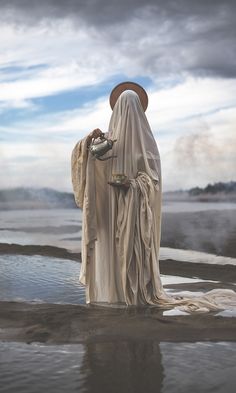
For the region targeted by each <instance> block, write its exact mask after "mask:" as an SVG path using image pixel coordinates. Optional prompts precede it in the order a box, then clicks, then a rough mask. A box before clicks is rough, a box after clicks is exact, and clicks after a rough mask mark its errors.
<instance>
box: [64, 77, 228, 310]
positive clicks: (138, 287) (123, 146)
mask: <svg viewBox="0 0 236 393" xmlns="http://www.w3.org/2000/svg"><path fill="white" fill-rule="evenodd" d="M110 102H111V106H112V107H113V106H114V108H113V113H112V116H111V119H110V124H109V129H108V133H106V134H105V136H106V137H109V139H112V140H116V142H115V143H114V144H113V148H112V150H111V151H112V153H111V152H108V153H105V156H104V157H105V158H106V156H107V157H108V156H110V155H111V154H112V156H113V158H110V159H108V160H106V161H100V160H97V159H95V158H94V156H93V155H92V154H91V152H90V151H89V149H88V147H89V146H90V144H91V142H92V140H94V139H96V140H99V139H98V138H99V137H101V136H102V132H101V130H99V129H96V130H94V131H93V132H91V133H90V134H89V135H88V136H86V137H85V138H83V139H82V140H80V141H79V142H77V144H76V145H75V147H74V149H73V151H72V157H71V166H72V167H71V169H72V184H73V190H74V195H75V201H76V204H77V206H78V207H80V208H82V210H83V229H82V265H81V272H80V278H79V279H80V282H81V283H82V284H84V285H86V303H100V304H107V305H108V304H113V305H114V304H116V305H118V304H121V305H122V304H123V305H125V306H126V305H147V304H151V305H158V306H159V307H164V308H168V307H173V306H182V308H184V309H186V310H187V311H191V310H204V311H206V310H211V309H213V310H214V309H218V308H224V304H225V303H224V302H225V300H226V299H229V298H230V297H231V298H234V302H235V301H236V293H235V292H233V291H231V290H223V289H215V290H212V291H209V292H208V293H207V294H205V295H204V296H201V297H200V296H198V297H197V298H196V297H194V298H193V297H192V298H191V296H190V298H188V297H186V296H185V297H184V298H183V297H181V296H180V297H178V296H173V295H168V294H167V293H166V292H165V291H164V289H163V286H162V283H161V279H160V271H159V249H160V237H161V198H162V175H161V162H160V155H159V150H158V147H157V144H156V141H155V139H154V136H153V134H152V131H151V128H150V126H149V123H148V120H147V117H146V115H145V109H146V107H147V95H146V92H145V91H144V90H143V88H142V87H141V86H139V85H137V84H133V83H124V84H120V85H118V86H117V87H116V88H115V89H114V90H113V92H112V94H111V97H110ZM114 156H115V157H114ZM115 174H122V175H125V176H126V178H125V177H124V179H123V180H122V181H121V182H120V183H115V184H114V179H115V180H116V177H114V175H115ZM109 183H110V184H109ZM231 300H232V299H231Z"/></svg>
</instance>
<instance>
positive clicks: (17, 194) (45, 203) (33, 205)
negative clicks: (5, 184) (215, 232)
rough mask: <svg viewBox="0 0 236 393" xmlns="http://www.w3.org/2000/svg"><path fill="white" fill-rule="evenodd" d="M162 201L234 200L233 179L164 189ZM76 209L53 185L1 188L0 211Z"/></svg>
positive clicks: (71, 198)
mask: <svg viewBox="0 0 236 393" xmlns="http://www.w3.org/2000/svg"><path fill="white" fill-rule="evenodd" d="M163 200H164V201H165V200H186V201H191V200H193V201H201V200H203V201H232V202H236V182H235V181H230V182H227V183H223V182H218V183H214V184H208V185H207V186H206V187H205V188H200V187H194V188H191V189H189V190H176V191H169V192H163ZM60 208H63V209H67V208H68V209H71V208H72V209H73V208H77V206H76V204H75V200H74V195H73V193H70V192H61V191H57V190H54V189H52V188H31V187H17V188H12V189H3V190H0V210H9V209H60Z"/></svg>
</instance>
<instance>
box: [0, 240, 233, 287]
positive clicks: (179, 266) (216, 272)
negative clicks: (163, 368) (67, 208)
mask: <svg viewBox="0 0 236 393" xmlns="http://www.w3.org/2000/svg"><path fill="white" fill-rule="evenodd" d="M0 254H14V255H15V254H21V255H43V256H49V257H56V258H63V259H70V260H73V261H78V262H80V261H81V254H80V253H79V252H78V253H75V252H72V251H68V250H67V249H66V248H60V247H55V246H40V245H25V246H23V245H19V244H8V243H0ZM160 271H161V273H162V274H170V275H174V276H182V277H193V276H196V277H199V278H202V279H204V280H216V281H223V282H229V283H235V282H236V266H233V265H214V264H207V263H188V262H184V261H176V260H173V259H166V260H163V261H162V260H160Z"/></svg>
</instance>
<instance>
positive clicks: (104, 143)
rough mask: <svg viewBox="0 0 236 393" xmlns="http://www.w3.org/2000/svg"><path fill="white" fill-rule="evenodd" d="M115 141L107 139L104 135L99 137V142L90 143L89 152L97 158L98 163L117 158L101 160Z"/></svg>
mask: <svg viewBox="0 0 236 393" xmlns="http://www.w3.org/2000/svg"><path fill="white" fill-rule="evenodd" d="M116 141H117V139H114V140H112V139H107V138H106V137H105V136H104V135H102V136H101V137H100V141H96V140H95V141H94V142H92V143H91V145H90V146H89V150H90V152H91V153H92V155H93V156H94V157H95V158H97V159H98V160H100V161H106V160H109V158H113V157H117V156H109V157H105V158H101V156H103V155H104V154H106V153H107V152H108V151H109V150H111V149H112V147H113V144H114V142H116Z"/></svg>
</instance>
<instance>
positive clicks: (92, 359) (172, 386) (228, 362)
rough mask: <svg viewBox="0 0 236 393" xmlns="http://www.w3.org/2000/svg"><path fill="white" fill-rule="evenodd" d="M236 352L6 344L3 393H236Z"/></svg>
mask: <svg viewBox="0 0 236 393" xmlns="http://www.w3.org/2000/svg"><path fill="white" fill-rule="evenodd" d="M235 349H236V343H234V342H229V343H227V342H217V343H212V342H196V343H185V342H183V343H171V342H160V343H159V342H157V341H153V340H132V341H118V342H117V341H114V342H112V341H111V342H102V341H100V342H91V343H90V344H89V345H81V344H75V345H57V346H55V345H50V346H46V345H43V344H36V343H35V344H31V345H27V344H23V343H4V342H0V351H1V353H2V354H3V356H2V357H1V359H0V368H1V382H2V386H4V390H2V391H4V392H5V393H12V392H15V391H17V392H19V393H38V392H42V391H44V390H46V391H49V392H50V393H54V392H55V393H60V392H65V391H68V392H71V393H74V392H75V393H76V392H111V391H112V392H122V393H134V392H135V393H138V392H144V391H147V392H149V393H154V392H155V393H157V392H162V393H176V391H178V392H181V393H189V392H191V391H193V392H199V393H200V392H204V393H210V392H214V393H225V392H227V393H234V391H235V383H236V377H235V362H236V355H235V354H236V352H235ZM114 354H115V356H114ZM176 386H177V387H178V389H177V390H176Z"/></svg>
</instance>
